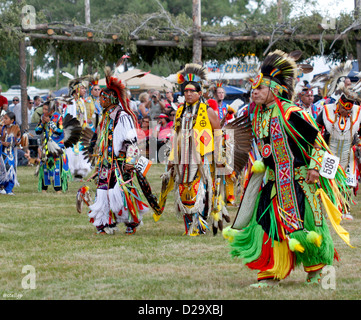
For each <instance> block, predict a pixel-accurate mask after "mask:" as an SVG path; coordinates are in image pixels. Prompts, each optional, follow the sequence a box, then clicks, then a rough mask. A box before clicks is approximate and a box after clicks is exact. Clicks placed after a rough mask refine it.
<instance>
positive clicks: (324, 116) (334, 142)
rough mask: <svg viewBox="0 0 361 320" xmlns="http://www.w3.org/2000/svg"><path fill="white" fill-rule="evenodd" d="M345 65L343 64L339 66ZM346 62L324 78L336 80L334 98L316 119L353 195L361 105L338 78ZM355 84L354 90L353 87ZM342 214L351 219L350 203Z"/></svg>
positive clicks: (357, 174) (355, 188)
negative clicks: (330, 75)
mask: <svg viewBox="0 0 361 320" xmlns="http://www.w3.org/2000/svg"><path fill="white" fill-rule="evenodd" d="M345 66H346V68H342V67H345ZM347 66H348V64H347V63H345V64H342V65H341V66H338V67H337V69H338V70H339V71H342V72H341V73H335V72H333V74H334V75H335V77H334V78H333V79H328V80H330V81H329V82H330V84H332V82H338V83H337V87H336V88H335V93H336V94H337V96H338V99H337V100H336V101H335V103H333V104H326V105H324V108H323V109H322V111H321V112H320V114H319V116H318V117H317V119H316V121H317V124H318V125H319V127H320V128H321V129H322V131H323V137H324V139H325V141H326V142H327V144H328V145H329V147H330V150H331V151H332V154H333V155H334V156H336V157H337V158H338V160H339V163H340V165H341V167H342V168H343V169H344V171H345V173H346V176H347V184H348V185H349V186H350V189H351V190H352V189H353V191H354V194H355V195H356V192H357V189H358V180H359V177H360V172H359V168H358V165H359V163H358V162H359V161H358V157H357V155H358V154H360V140H359V135H358V132H359V130H360V123H361V107H360V106H359V104H360V102H361V101H360V100H361V99H360V98H359V96H358V94H357V92H356V91H355V90H354V88H351V87H347V86H346V85H345V82H344V81H342V80H343V78H344V76H345V75H347V74H348V73H349V72H350V70H351V67H347ZM340 79H341V80H340ZM355 88H356V90H357V87H355ZM332 94H333V92H332V91H328V95H329V96H331V95H332ZM343 218H344V219H347V220H352V219H353V217H352V215H351V214H350V207H347V211H346V212H344V215H343Z"/></svg>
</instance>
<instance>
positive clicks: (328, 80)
mask: <svg viewBox="0 0 361 320" xmlns="http://www.w3.org/2000/svg"><path fill="white" fill-rule="evenodd" d="M351 70H352V61H351V60H347V61H346V62H345V63H341V64H340V65H339V66H336V67H334V68H332V69H331V70H330V72H329V73H328V74H322V75H319V76H316V77H314V78H313V79H312V81H311V84H316V83H318V82H319V83H321V84H323V86H324V90H325V92H324V94H325V95H326V94H327V96H328V97H330V96H331V95H332V94H333V93H335V91H336V88H337V85H338V84H339V83H340V82H344V81H345V78H346V77H347V75H348V74H349V73H350V71H351Z"/></svg>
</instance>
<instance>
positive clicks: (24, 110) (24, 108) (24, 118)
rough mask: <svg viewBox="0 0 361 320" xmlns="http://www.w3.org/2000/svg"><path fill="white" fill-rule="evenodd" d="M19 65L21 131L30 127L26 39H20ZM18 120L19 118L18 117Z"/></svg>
mask: <svg viewBox="0 0 361 320" xmlns="http://www.w3.org/2000/svg"><path fill="white" fill-rule="evenodd" d="M19 66H20V86H21V132H24V131H27V130H28V129H29V125H28V94H27V85H26V83H27V80H26V46H25V40H24V39H21V40H20V41H19ZM16 120H18V119H16Z"/></svg>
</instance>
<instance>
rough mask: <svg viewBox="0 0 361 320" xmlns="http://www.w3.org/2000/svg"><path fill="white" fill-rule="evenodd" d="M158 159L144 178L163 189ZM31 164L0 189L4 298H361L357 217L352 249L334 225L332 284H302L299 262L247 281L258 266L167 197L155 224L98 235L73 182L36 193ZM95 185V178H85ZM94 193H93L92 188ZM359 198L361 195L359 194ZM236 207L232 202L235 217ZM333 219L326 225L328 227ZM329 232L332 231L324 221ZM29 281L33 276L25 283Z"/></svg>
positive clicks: (360, 220)
mask: <svg viewBox="0 0 361 320" xmlns="http://www.w3.org/2000/svg"><path fill="white" fill-rule="evenodd" d="M163 170H164V167H163V165H161V164H158V165H153V166H152V168H151V170H150V172H149V173H148V177H149V180H150V183H151V186H152V189H153V190H154V191H155V193H156V194H157V195H159V193H160V185H161V181H160V175H161V173H162V171H163ZM34 171H35V169H34V168H33V167H20V168H18V179H19V182H20V186H19V187H17V188H15V189H14V192H15V194H16V195H15V196H6V195H0V201H1V204H2V205H1V210H0V241H1V247H0V259H1V260H0V261H1V271H0V273H1V277H0V299H14V295H21V299H22V300H63V299H64V300H65V299H66V300H77V299H99V300H103V299H109V298H111V299H117V300H118V299H119V300H123V299H128V300H163V299H167V300H210V299H214V300H243V299H280V300H294V299H295V300H303V299H312V300H314V299H316V300H317V299H325V300H333V299H342V300H351V299H360V297H361V296H360V292H361V279H360V274H361V273H360V271H361V255H360V248H361V237H360V233H361V232H360V230H361V213H360V211H361V210H360V208H361V205H360V204H356V205H355V206H354V207H353V212H352V213H353V215H354V220H353V221H345V222H343V223H342V225H343V226H344V227H345V228H346V230H347V231H348V232H349V233H350V235H351V243H352V244H353V245H354V246H355V247H356V248H354V249H352V248H350V247H348V246H347V245H346V244H345V243H344V242H343V241H342V240H341V239H340V238H339V237H338V236H337V235H336V234H335V233H334V232H333V229H332V233H333V237H334V241H335V246H336V249H337V251H338V252H339V254H340V256H341V260H340V262H337V261H335V264H334V267H335V270H336V289H333V290H331V289H328V290H327V289H325V288H322V286H316V287H310V286H306V285H305V284H304V280H305V277H306V275H305V273H304V272H303V269H302V268H300V267H299V268H297V269H296V270H294V271H293V272H292V273H291V275H290V276H289V277H288V278H287V279H286V280H284V281H282V282H281V285H280V286H279V287H277V288H272V289H262V290H256V289H252V288H250V287H249V285H250V284H252V283H254V282H255V280H256V276H257V275H256V272H255V271H251V270H249V269H248V268H247V267H245V266H243V265H242V264H241V262H240V261H239V260H237V259H233V258H231V256H230V254H229V248H228V243H227V241H226V240H224V239H223V237H222V236H221V235H220V234H218V235H217V236H215V237H214V236H213V235H212V234H211V232H210V233H209V234H206V235H204V236H200V237H189V236H183V232H184V226H183V220H180V219H179V218H177V217H176V216H175V214H174V210H173V204H174V201H173V194H171V195H170V196H169V198H168V202H167V206H166V209H165V212H164V214H163V216H162V217H161V219H160V220H159V221H158V222H154V220H153V218H152V213H151V212H150V213H148V214H147V215H146V216H145V218H144V225H143V226H142V227H140V228H138V230H137V233H136V234H135V235H133V236H126V235H125V234H124V231H125V228H124V227H123V226H120V232H119V233H117V234H115V235H96V234H95V228H94V226H93V225H92V224H90V223H89V222H88V217H87V215H86V210H85V208H84V211H83V213H82V214H79V213H77V211H76V207H75V195H76V192H77V190H78V188H79V187H80V186H81V185H82V183H81V182H71V183H70V188H69V190H68V192H67V193H65V194H55V193H54V190H52V189H51V188H50V189H49V191H48V193H47V194H42V193H39V192H38V191H37V178H36V177H35V176H34ZM88 185H89V186H90V187H91V189H92V190H93V191H94V190H95V185H94V183H93V182H90V183H88ZM93 194H94V193H93ZM356 200H358V202H359V203H361V201H360V200H361V196H358V197H357V198H356ZM236 210H237V209H236V208H235V207H234V208H230V210H229V211H230V213H231V216H232V218H233V217H234V215H235V213H236ZM329 225H330V224H329ZM330 228H331V227H330ZM27 265H30V266H32V267H33V268H34V270H35V275H36V278H35V280H36V282H35V283H36V288H35V289H23V287H22V280H23V278H24V277H25V276H26V275H27V274H26V273H22V269H23V267H24V266H27ZM29 283H30V282H29Z"/></svg>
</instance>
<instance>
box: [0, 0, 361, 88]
mask: <svg viewBox="0 0 361 320" xmlns="http://www.w3.org/2000/svg"><path fill="white" fill-rule="evenodd" d="M312 1H313V0H312ZM312 1H309V2H312ZM251 2H252V6H250V5H249V4H250V1H248V0H202V10H201V13H202V34H201V36H202V38H203V40H204V42H209V43H213V45H212V46H209V47H206V46H205V47H203V51H202V59H203V60H204V61H207V60H217V61H218V62H220V63H221V62H224V61H225V60H228V59H230V58H232V57H236V56H238V57H242V56H245V55H247V54H250V53H251V54H254V55H256V56H257V57H258V58H259V59H261V60H262V59H263V57H264V55H265V54H266V53H267V52H269V51H270V50H274V49H276V48H278V49H281V50H285V51H288V52H289V51H291V50H294V49H300V50H302V51H303V52H304V55H303V58H304V59H307V58H309V57H312V56H314V55H319V54H324V55H328V56H329V57H330V58H333V59H339V60H345V59H346V58H347V57H350V56H353V57H356V56H357V53H356V45H355V43H356V38H357V37H358V32H359V31H358V30H357V28H350V26H353V27H357V26H358V24H357V23H355V21H356V19H355V18H354V17H353V14H342V15H340V17H338V18H337V19H336V23H335V26H334V28H321V27H320V24H321V23H322V21H323V17H322V16H321V15H320V14H319V13H317V12H311V13H309V12H307V14H301V15H298V16H297V17H291V16H290V13H291V11H292V8H293V5H294V4H293V3H294V2H293V1H290V0H283V1H282V7H281V9H282V16H281V17H280V16H279V9H280V7H277V4H276V3H272V4H270V5H268V6H266V5H265V2H264V0H252V1H251ZM26 4H27V5H32V6H34V8H35V12H36V23H37V24H47V25H48V26H49V28H53V29H54V31H55V35H64V34H67V33H68V34H71V35H72V36H82V37H84V36H85V37H86V32H87V31H91V32H92V38H91V40H90V41H84V42H72V41H64V40H57V39H56V38H55V37H53V38H52V37H51V36H50V37H45V36H46V34H45V36H44V37H43V38H41V37H38V38H35V37H31V36H30V33H26V32H23V31H24V30H22V28H21V18H20V13H21V10H22V8H23V7H24V5H25V2H19V1H2V2H0V18H1V19H0V26H1V28H0V43H1V46H2V50H1V51H0V65H2V66H4V65H5V64H7V67H9V64H8V61H9V60H8V59H9V57H13V59H14V57H16V55H17V54H18V41H19V39H20V38H21V37H26V36H28V37H29V39H28V40H27V41H28V45H31V46H32V47H33V48H35V50H36V53H35V57H33V58H32V59H34V61H35V63H36V64H37V65H43V66H45V65H46V66H47V67H48V68H53V69H55V67H56V59H55V57H57V56H59V60H60V66H61V67H63V66H66V65H68V64H69V63H72V64H75V65H77V64H78V63H79V62H80V59H83V61H84V62H85V63H86V64H87V65H88V66H91V67H92V68H93V69H94V68H95V69H96V68H99V69H100V70H102V69H103V67H104V65H106V64H113V63H115V62H116V61H117V60H118V59H119V58H120V57H121V56H122V55H123V54H125V53H127V54H129V55H130V57H131V58H130V61H131V63H132V64H133V65H139V64H143V65H144V64H146V65H150V66H152V65H154V64H155V63H157V62H160V61H161V62H162V63H164V62H165V61H169V62H171V61H177V63H179V64H184V63H187V62H190V61H191V59H192V26H193V20H192V1H191V0H182V1H181V0H149V1H144V0H133V1H131V2H124V1H117V0H109V1H104V0H90V6H91V10H90V13H91V24H90V25H85V14H84V12H85V10H84V0H62V1H57V2H53V1H45V0H28V1H26ZM224 17H229V18H230V19H232V23H226V21H225V19H224ZM356 22H357V21H356ZM347 29H350V30H347ZM45 31H46V30H45ZM346 31H347V32H346ZM39 32H40V33H41V32H42V33H43V34H44V30H42V31H37V33H39ZM343 32H344V34H343V37H342V40H338V41H333V38H334V35H339V34H341V33H343ZM112 35H113V36H114V35H116V38H117V40H116V41H112V40H111V39H112ZM309 35H313V37H308V36H309ZM315 35H316V38H315V37H314V36H315ZM302 36H303V37H302ZM49 38H50V39H49ZM99 39H109V41H108V43H104V42H101V41H100V40H99ZM154 39H156V40H165V41H173V43H174V41H176V43H175V44H176V46H149V45H147V46H146V45H141V44H140V42H139V40H149V41H152V40H154ZM49 55H50V56H53V57H54V59H52V60H51V61H50V62H49V60H48V59H45V58H44V57H48V56H49ZM168 66H169V67H170V68H176V67H178V66H176V64H172V63H169V64H168ZM2 81H3V78H2V76H1V75H0V82H2Z"/></svg>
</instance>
